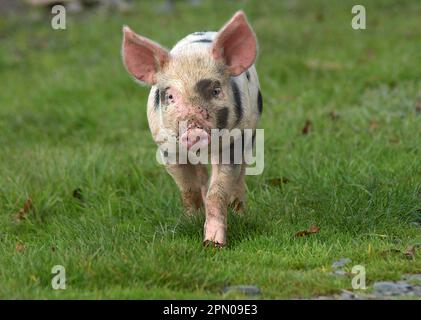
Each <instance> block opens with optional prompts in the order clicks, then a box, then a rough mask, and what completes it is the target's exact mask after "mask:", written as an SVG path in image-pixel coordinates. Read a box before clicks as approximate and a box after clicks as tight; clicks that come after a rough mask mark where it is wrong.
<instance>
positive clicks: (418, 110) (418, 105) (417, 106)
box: [415, 101, 421, 113]
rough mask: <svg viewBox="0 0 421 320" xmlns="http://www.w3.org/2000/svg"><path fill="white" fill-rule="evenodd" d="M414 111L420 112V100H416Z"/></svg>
mask: <svg viewBox="0 0 421 320" xmlns="http://www.w3.org/2000/svg"><path fill="white" fill-rule="evenodd" d="M415 112H416V113H421V101H418V103H417V105H416V106H415Z"/></svg>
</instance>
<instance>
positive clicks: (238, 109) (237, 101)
mask: <svg viewBox="0 0 421 320" xmlns="http://www.w3.org/2000/svg"><path fill="white" fill-rule="evenodd" d="M231 88H232V94H233V96H234V107H235V115H236V116H237V121H236V123H235V125H237V124H238V123H239V122H240V121H241V118H242V117H243V106H242V103H241V93H240V89H239V88H238V85H237V83H236V82H235V80H233V79H231Z"/></svg>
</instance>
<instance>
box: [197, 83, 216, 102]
mask: <svg viewBox="0 0 421 320" xmlns="http://www.w3.org/2000/svg"><path fill="white" fill-rule="evenodd" d="M220 88H221V83H220V82H219V81H218V80H211V79H202V80H200V81H198V82H197V83H196V86H195V89H196V91H197V92H198V93H200V95H201V96H202V98H204V99H205V100H211V99H212V98H214V97H215V90H220Z"/></svg>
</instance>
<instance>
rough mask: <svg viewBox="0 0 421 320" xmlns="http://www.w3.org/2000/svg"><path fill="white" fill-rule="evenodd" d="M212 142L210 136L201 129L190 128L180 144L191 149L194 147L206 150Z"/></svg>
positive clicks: (183, 135) (182, 136)
mask: <svg viewBox="0 0 421 320" xmlns="http://www.w3.org/2000/svg"><path fill="white" fill-rule="evenodd" d="M209 141H210V137H209V134H208V133H207V132H206V131H205V130H203V129H199V128H190V129H187V131H186V132H184V133H183V134H182V135H181V137H180V142H181V143H182V144H183V145H185V146H186V147H187V149H190V148H191V147H192V146H193V145H195V146H196V147H197V148H204V147H206V146H208V144H209Z"/></svg>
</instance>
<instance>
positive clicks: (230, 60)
mask: <svg viewBox="0 0 421 320" xmlns="http://www.w3.org/2000/svg"><path fill="white" fill-rule="evenodd" d="M212 55H213V57H214V58H215V59H217V60H221V61H223V62H224V63H225V64H226V65H227V66H228V69H229V71H230V72H231V75H232V76H238V75H239V74H241V73H243V72H244V71H246V70H247V69H248V68H249V67H250V66H251V65H252V64H253V62H254V60H255V59H256V55H257V40H256V36H255V35H254V32H253V30H252V28H251V27H250V25H249V24H248V22H247V18H246V16H245V14H244V12H242V11H238V12H236V13H235V14H234V16H233V17H232V18H231V20H230V21H228V23H227V24H226V25H225V26H223V27H222V29H221V30H219V32H218V34H217V36H216V39H215V41H214V44H213V46H212Z"/></svg>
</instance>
